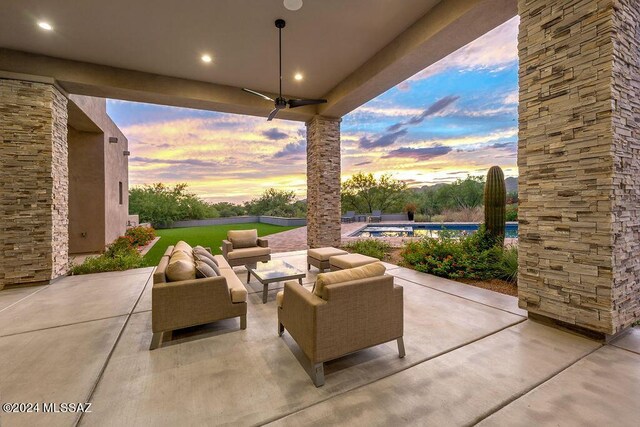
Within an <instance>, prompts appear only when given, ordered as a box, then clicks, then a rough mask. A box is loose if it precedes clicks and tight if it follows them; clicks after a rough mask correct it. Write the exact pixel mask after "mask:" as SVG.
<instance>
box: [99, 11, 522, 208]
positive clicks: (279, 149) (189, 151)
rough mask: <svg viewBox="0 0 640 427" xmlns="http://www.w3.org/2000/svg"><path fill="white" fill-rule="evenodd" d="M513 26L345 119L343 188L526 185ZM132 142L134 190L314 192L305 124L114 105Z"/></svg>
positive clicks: (110, 105)
mask: <svg viewBox="0 0 640 427" xmlns="http://www.w3.org/2000/svg"><path fill="white" fill-rule="evenodd" d="M517 25H518V18H517V17H516V18H514V19H512V20H510V21H508V22H506V23H505V24H503V25H501V26H500V27H497V28H496V29H494V30H493V31H491V32H490V33H487V34H486V35H484V36H482V37H480V38H479V39H477V40H476V41H474V42H472V43H470V44H469V45H467V46H465V47H463V48H462V49H460V50H458V51H457V52H455V53H453V54H451V55H449V56H448V57H446V58H444V59H443V60H441V61H439V62H438V63H436V64H434V65H432V66H431V67H429V68H427V69H425V70H423V71H422V72H420V73H418V74H416V75H415V76H413V77H411V78H409V79H408V80H406V81H405V82H403V83H401V84H399V85H397V86H396V87H394V88H392V89H390V90H389V91H387V92H385V93H383V94H382V95H380V96H378V97H377V98H375V99H373V100H371V101H369V102H368V103H366V104H364V105H362V106H361V107H360V108H358V109H356V110H354V111H353V112H351V113H350V114H348V115H346V116H345V117H344V118H343V121H342V128H341V139H342V159H343V160H342V175H343V179H347V178H348V177H349V176H351V175H352V174H354V173H356V172H372V173H374V174H376V175H380V174H382V173H390V174H392V175H393V176H394V177H396V178H398V179H402V180H405V181H407V183H408V184H409V185H412V186H421V185H426V184H433V183H438V182H450V181H453V180H455V179H456V178H459V177H464V176H466V175H468V174H474V175H478V174H484V173H486V171H487V170H488V168H489V167H491V166H493V165H499V166H501V167H502V168H503V169H504V171H505V175H507V176H517V174H518V170H517V166H516V147H517V118H518V116H517V102H518V97H517V90H518V63H517ZM107 109H108V112H109V115H110V116H111V117H112V118H113V120H114V121H115V122H116V123H117V124H118V126H119V127H120V128H121V129H122V130H123V132H124V133H125V135H126V136H127V138H128V139H129V147H130V151H131V157H130V163H129V168H130V183H131V185H140V184H149V183H152V182H164V183H167V184H175V183H178V182H186V183H188V184H189V187H190V189H191V190H192V191H194V192H195V193H197V194H198V195H200V196H202V197H204V198H206V199H208V200H210V201H223V200H228V201H232V202H241V201H244V200H248V199H251V198H253V197H255V196H257V195H258V194H260V193H261V192H262V191H263V190H264V189H266V188H269V187H275V188H282V189H287V190H294V191H295V192H296V194H297V195H298V197H300V198H304V197H305V191H306V175H305V173H306V155H305V150H306V141H305V128H304V124H303V123H298V122H291V121H285V120H276V121H273V122H267V121H266V120H265V119H264V118H260V117H250V116H240V115H232V114H225V113H216V112H209V111H198V110H190V109H184V108H176V107H166V106H158V105H151V104H141V103H133V102H125V101H116V100H108V101H107Z"/></svg>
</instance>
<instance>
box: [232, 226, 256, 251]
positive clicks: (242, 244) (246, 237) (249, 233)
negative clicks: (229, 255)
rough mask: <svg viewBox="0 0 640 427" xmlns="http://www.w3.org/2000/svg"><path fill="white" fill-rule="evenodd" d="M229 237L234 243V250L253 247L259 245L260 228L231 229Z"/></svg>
mask: <svg viewBox="0 0 640 427" xmlns="http://www.w3.org/2000/svg"><path fill="white" fill-rule="evenodd" d="M227 238H228V239H229V241H230V242H231V244H232V245H233V250H236V249H242V248H253V247H255V246H258V230H256V229H253V230H229V231H228V232H227Z"/></svg>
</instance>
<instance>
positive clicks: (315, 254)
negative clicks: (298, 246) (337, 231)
mask: <svg viewBox="0 0 640 427" xmlns="http://www.w3.org/2000/svg"><path fill="white" fill-rule="evenodd" d="M348 253H349V252H347V251H343V250H342V249H337V248H333V247H331V246H329V247H326V248H316V249H309V250H308V251H307V255H308V256H310V257H311V258H314V259H317V260H318V261H328V260H329V257H332V256H335V255H346V254H348Z"/></svg>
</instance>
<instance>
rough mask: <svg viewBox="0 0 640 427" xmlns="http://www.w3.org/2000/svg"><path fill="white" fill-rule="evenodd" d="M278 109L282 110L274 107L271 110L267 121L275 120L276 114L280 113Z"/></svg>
mask: <svg viewBox="0 0 640 427" xmlns="http://www.w3.org/2000/svg"><path fill="white" fill-rule="evenodd" d="M278 111H280V109H279V108H274V109H273V110H271V112H270V113H269V117H267V121H268V122H270V121H271V120H273V118H274V117H275V116H276V114H278Z"/></svg>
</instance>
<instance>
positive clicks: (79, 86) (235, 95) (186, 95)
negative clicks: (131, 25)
mask: <svg viewBox="0 0 640 427" xmlns="http://www.w3.org/2000/svg"><path fill="white" fill-rule="evenodd" d="M0 70H3V71H7V72H10V73H15V74H22V75H37V76H44V77H50V78H52V79H54V80H55V82H56V83H57V84H58V85H59V86H60V87H61V88H62V89H64V90H65V91H66V92H68V93H70V94H76V95H87V96H96V97H101V98H115V99H122V100H126V101H136V102H147V103H151V104H162V105H172V106H176V107H186V108H196V109H201V110H211V111H220V112H225V113H237V114H248V115H252V116H262V117H266V116H267V115H268V114H269V112H270V111H271V110H272V109H273V105H271V104H270V103H269V102H267V101H264V100H261V99H259V98H257V97H254V96H251V95H248V94H246V93H244V92H242V90H241V89H240V88H238V87H234V86H225V85H219V84H214V83H207V82H201V81H195V80H188V79H181V78H176V77H167V76H161V75H157V74H152V73H145V72H140V71H134V70H127V69H122V68H115V67H110V66H106V65H98V64H91V63H87V62H79V61H72V60H67V59H60V58H53V57H49V56H44V55H37V54H33V53H27V52H21V51H16V50H11V49H4V48H0ZM26 80H29V79H28V78H27V79H26ZM271 95H273V97H274V98H275V97H276V96H277V95H275V94H271ZM314 115H315V107H314V106H308V107H300V108H296V109H295V110H289V109H287V110H282V111H281V112H280V113H279V114H278V117H279V118H282V119H287V120H296V121H304V122H306V121H308V120H309V119H311V118H312V117H313V116H314Z"/></svg>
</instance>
